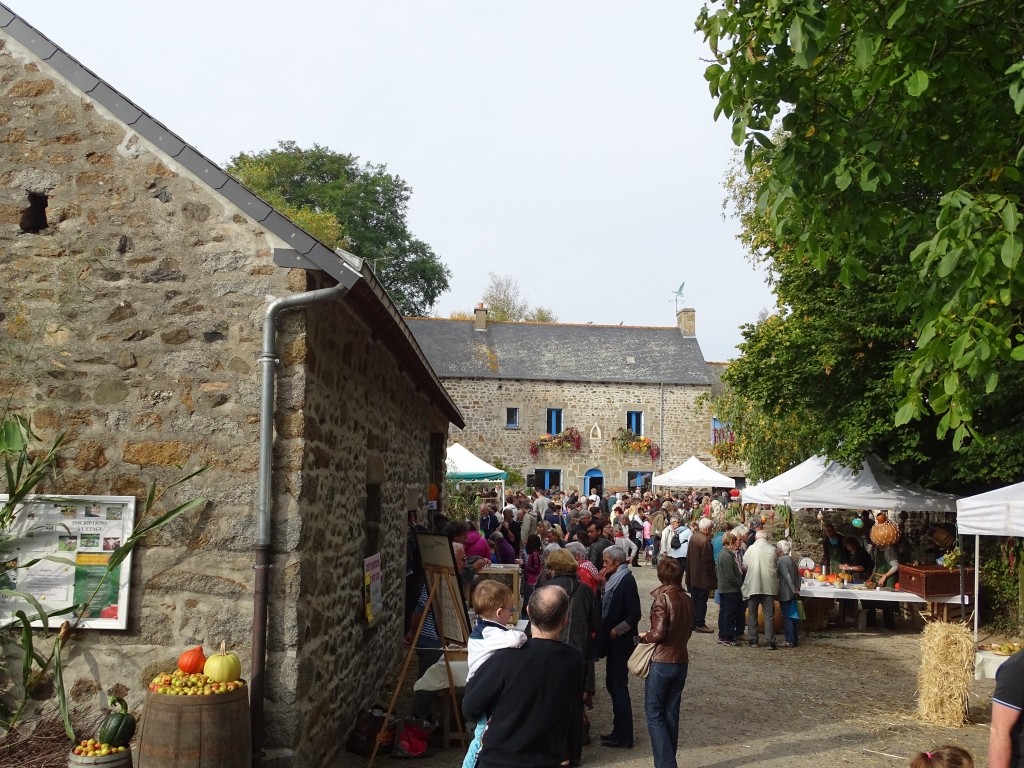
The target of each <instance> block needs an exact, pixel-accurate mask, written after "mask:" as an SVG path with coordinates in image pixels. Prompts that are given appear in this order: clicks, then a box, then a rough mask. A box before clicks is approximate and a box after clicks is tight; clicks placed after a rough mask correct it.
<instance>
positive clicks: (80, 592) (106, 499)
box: [0, 494, 135, 629]
mask: <svg viewBox="0 0 1024 768" xmlns="http://www.w3.org/2000/svg"><path fill="white" fill-rule="evenodd" d="M6 500H7V496H5V495H3V494H0V503H2V502H4V501H6ZM134 527H135V497H134V496H36V497H29V498H28V499H26V501H25V502H24V503H23V504H21V505H19V506H18V509H17V512H16V513H15V518H14V523H13V525H12V527H11V531H10V538H8V539H6V540H5V541H3V542H2V543H0V620H3V621H5V622H6V621H9V620H10V619H11V618H12V617H13V616H14V614H15V612H17V611H24V612H25V614H26V615H27V616H28V617H30V618H32V617H35V616H37V615H38V609H37V608H36V606H35V605H33V603H32V602H31V600H29V599H28V598H27V597H26V595H30V596H31V597H32V599H34V600H35V601H37V602H38V604H39V605H40V606H42V608H43V611H45V612H46V613H47V614H49V613H52V612H53V611H59V610H61V609H65V608H69V607H71V606H83V605H84V606H85V612H84V614H83V619H82V621H81V622H80V623H79V625H78V626H80V627H84V628H87V629H125V628H126V627H127V626H128V590H129V585H130V584H131V560H132V558H131V555H130V554H129V555H128V556H127V557H125V559H124V560H123V561H121V562H120V563H118V564H116V565H114V566H112V567H111V565H110V559H111V556H112V555H113V554H114V553H115V552H116V551H117V550H118V548H119V547H120V546H121V545H122V544H123V543H124V542H125V541H127V539H128V537H129V536H131V533H132V530H133V529H134ZM71 618H72V614H65V615H62V616H58V617H55V618H54V619H51V620H50V622H49V623H50V626H51V627H52V626H54V625H55V624H60V623H61V622H62V621H64V619H71ZM33 624H34V625H35V626H37V627H38V626H42V622H40V621H38V620H36V621H34V622H33Z"/></svg>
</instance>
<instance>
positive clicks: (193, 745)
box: [138, 686, 252, 768]
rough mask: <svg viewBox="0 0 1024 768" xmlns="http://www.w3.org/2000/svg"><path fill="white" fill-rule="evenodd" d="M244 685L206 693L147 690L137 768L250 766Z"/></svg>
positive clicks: (243, 767)
mask: <svg viewBox="0 0 1024 768" xmlns="http://www.w3.org/2000/svg"><path fill="white" fill-rule="evenodd" d="M250 734H251V727H250V724H249V688H248V686H246V687H244V688H240V689H239V690H237V691H229V692H228V693H215V694H211V695H210V696H168V695H167V694H163V693H154V692H153V691H149V692H148V693H147V694H146V705H145V707H144V708H143V710H142V723H141V725H140V726H139V754H138V765H139V768H251V765H252V737H251V735H250Z"/></svg>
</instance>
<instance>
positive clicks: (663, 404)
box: [651, 382, 665, 488]
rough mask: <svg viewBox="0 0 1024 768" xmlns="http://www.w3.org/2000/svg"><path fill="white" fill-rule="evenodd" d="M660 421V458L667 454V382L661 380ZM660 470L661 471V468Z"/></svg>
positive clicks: (652, 484) (652, 486) (652, 485)
mask: <svg viewBox="0 0 1024 768" xmlns="http://www.w3.org/2000/svg"><path fill="white" fill-rule="evenodd" d="M658 421H659V422H661V424H660V425H659V426H660V428H661V437H659V438H658V445H660V446H661V453H659V454H658V458H659V459H660V458H661V457H662V456H664V455H665V382H661V412H660V413H659V414H658ZM662 465H664V460H662ZM652 469H653V467H652ZM658 471H659V472H660V471H661V470H660V468H659V470H658ZM652 480H653V477H652ZM651 488H654V483H653V482H652V483H651Z"/></svg>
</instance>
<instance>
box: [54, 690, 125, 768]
mask: <svg viewBox="0 0 1024 768" xmlns="http://www.w3.org/2000/svg"><path fill="white" fill-rule="evenodd" d="M109 703H110V706H111V707H113V708H114V710H113V711H112V712H111V713H110V714H109V715H107V716H106V717H105V718H104V719H103V722H102V723H101V724H100V731H99V734H98V736H97V738H95V739H83V740H82V741H80V742H79V743H78V744H77V745H76V746H75V748H74V749H72V750H71V754H70V755H68V766H71V767H72V768H74V767H75V766H83V765H99V766H103V767H104V768H125V767H127V766H131V764H132V753H131V751H130V750H129V749H128V743H129V742H130V741H131V738H132V736H134V735H135V716H134V715H132V714H131V713H129V712H128V705H127V704H126V703H125V701H124V699H120V698H116V697H114V696H111V697H110V699H109Z"/></svg>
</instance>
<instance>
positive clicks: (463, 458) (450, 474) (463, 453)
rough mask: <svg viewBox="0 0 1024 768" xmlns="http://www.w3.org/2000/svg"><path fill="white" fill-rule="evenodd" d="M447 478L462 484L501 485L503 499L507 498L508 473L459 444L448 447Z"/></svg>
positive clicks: (446, 457) (446, 459)
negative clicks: (495, 483) (498, 483)
mask: <svg viewBox="0 0 1024 768" xmlns="http://www.w3.org/2000/svg"><path fill="white" fill-rule="evenodd" d="M445 466H446V467H447V471H446V472H445V476H446V477H447V478H448V479H449V480H456V481H458V482H462V483H493V482H500V483H501V498H503V499H504V498H505V481H506V480H507V479H508V472H505V471H503V470H500V469H498V468H497V467H495V466H492V465H490V464H488V463H487V462H486V461H484V460H483V459H481V458H480V457H479V456H477V455H476V454H475V453H473V452H472V451H470V450H468V449H467V448H464V447H463V446H462V445H461V444H459V443H452V444H451V445H449V446H448V451H447V453H446V455H445Z"/></svg>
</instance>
